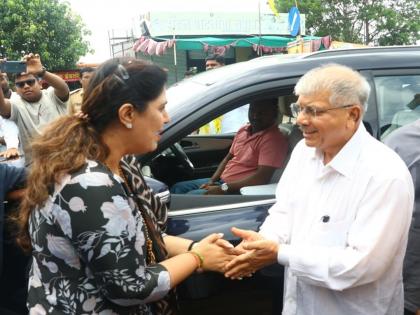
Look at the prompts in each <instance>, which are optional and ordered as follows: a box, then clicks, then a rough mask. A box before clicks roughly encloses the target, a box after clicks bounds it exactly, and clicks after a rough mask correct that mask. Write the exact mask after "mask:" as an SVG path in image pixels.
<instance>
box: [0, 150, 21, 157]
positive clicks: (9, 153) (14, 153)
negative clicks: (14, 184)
mask: <svg viewBox="0 0 420 315" xmlns="http://www.w3.org/2000/svg"><path fill="white" fill-rule="evenodd" d="M0 156H2V157H5V158H6V159H11V158H16V157H18V156H19V151H18V149H16V148H10V149H7V150H6V151H3V152H0Z"/></svg>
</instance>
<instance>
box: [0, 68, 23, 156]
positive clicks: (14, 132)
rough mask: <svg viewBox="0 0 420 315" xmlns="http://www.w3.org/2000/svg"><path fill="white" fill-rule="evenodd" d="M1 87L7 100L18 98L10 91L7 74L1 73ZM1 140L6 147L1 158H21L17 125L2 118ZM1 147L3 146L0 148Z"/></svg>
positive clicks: (0, 124)
mask: <svg viewBox="0 0 420 315" xmlns="http://www.w3.org/2000/svg"><path fill="white" fill-rule="evenodd" d="M0 85H1V90H2V92H3V95H4V97H5V98H7V99H10V98H11V97H12V96H16V95H15V94H16V93H15V92H13V91H12V89H10V86H9V78H8V76H7V73H0ZM0 138H1V141H0V143H1V145H4V146H5V147H4V149H2V151H1V152H0V157H5V158H6V159H10V158H15V157H18V156H19V130H18V127H17V126H16V124H15V123H14V122H13V121H11V120H9V119H4V118H3V117H1V116H0ZM0 147H1V146H0Z"/></svg>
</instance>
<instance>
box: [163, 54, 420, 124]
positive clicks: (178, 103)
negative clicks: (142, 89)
mask: <svg viewBox="0 0 420 315" xmlns="http://www.w3.org/2000/svg"><path fill="white" fill-rule="evenodd" d="M328 63H338V64H343V65H346V66H349V67H351V68H353V69H356V70H359V71H362V70H381V69H384V70H385V69H404V68H413V67H417V68H418V67H420V46H403V47H372V48H370V47H369V48H357V49H341V50H334V51H322V52H317V53H312V54H289V55H271V56H264V57H259V58H255V59H252V60H250V61H245V62H239V63H235V64H232V65H227V66H224V67H220V68H217V69H213V70H211V71H205V72H202V73H200V74H198V75H196V76H193V77H191V78H189V79H186V80H183V81H181V82H179V83H177V84H175V85H173V86H171V87H170V88H169V89H168V107H167V108H168V111H169V114H170V116H171V117H172V123H173V124H176V123H177V121H178V119H182V116H184V115H185V111H186V109H187V111H188V112H190V113H191V112H194V111H195V110H197V109H198V108H200V107H202V106H205V104H208V103H209V102H212V100H215V99H218V98H220V97H222V96H223V95H226V94H229V93H232V92H234V91H237V90H240V89H243V88H246V87H248V86H253V85H256V84H260V83H264V82H269V81H275V80H281V79H286V78H299V77H301V76H302V75H303V74H305V73H306V72H307V71H309V70H310V69H312V68H315V67H317V66H320V65H322V64H328ZM172 123H170V124H169V125H171V124H172ZM169 125H168V126H169Z"/></svg>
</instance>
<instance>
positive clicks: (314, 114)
mask: <svg viewBox="0 0 420 315" xmlns="http://www.w3.org/2000/svg"><path fill="white" fill-rule="evenodd" d="M352 106H355V104H348V105H343V106H337V107H329V108H325V109H320V108H317V107H316V106H310V105H307V106H303V107H302V106H300V105H299V104H298V103H291V104H290V111H291V112H292V116H293V117H294V118H297V117H298V116H299V114H300V113H301V112H304V114H305V115H307V116H309V117H317V115H319V114H323V113H326V112H328V111H330V110H334V109H343V108H349V107H352ZM308 108H310V109H311V110H310V111H308V110H307V109H308ZM297 109H298V110H297Z"/></svg>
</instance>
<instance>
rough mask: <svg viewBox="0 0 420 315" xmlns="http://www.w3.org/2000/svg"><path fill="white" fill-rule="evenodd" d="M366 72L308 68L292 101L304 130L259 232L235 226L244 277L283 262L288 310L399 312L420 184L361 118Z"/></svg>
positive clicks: (358, 314) (235, 274)
mask: <svg viewBox="0 0 420 315" xmlns="http://www.w3.org/2000/svg"><path fill="white" fill-rule="evenodd" d="M369 90H370V88H369V85H368V83H367V81H366V80H365V79H364V78H363V77H362V76H361V75H360V74H359V73H357V72H355V71H353V70H351V69H350V68H347V67H345V66H340V65H326V66H322V67H320V68H316V69H313V70H311V71H309V72H308V73H307V74H306V75H304V76H303V77H302V78H301V79H300V80H299V82H298V83H297V85H296V87H295V93H296V94H297V95H298V96H299V98H298V100H297V103H295V104H292V106H291V107H292V111H293V113H294V114H295V115H296V116H297V123H298V124H299V126H300V128H301V129H302V131H303V136H304V139H303V140H302V141H301V142H299V143H298V145H297V146H296V148H295V149H294V151H293V153H292V156H291V159H290V161H289V163H288V165H287V167H286V169H285V171H284V173H283V176H282V178H281V180H280V182H279V185H278V187H277V196H276V197H277V202H276V203H275V205H273V207H272V208H271V209H270V211H269V216H268V217H267V218H266V220H265V222H264V223H263V225H262V226H261V229H260V231H259V233H257V232H253V231H246V230H239V229H236V228H233V229H232V230H233V233H234V234H236V235H237V236H239V237H241V238H242V239H243V242H242V243H241V244H240V248H242V249H243V250H244V253H243V254H242V255H240V256H238V257H236V258H235V259H234V260H232V261H231V262H230V263H229V264H228V265H227V266H226V268H227V272H226V276H227V277H230V278H241V277H243V276H247V275H250V274H252V273H253V272H254V271H255V270H256V269H260V268H262V267H264V266H267V265H271V264H273V263H279V264H282V265H284V266H285V267H286V268H285V270H286V271H285V286H284V288H285V290H284V303H283V314H284V315H289V314H299V315H309V314H312V315H319V314H322V315H336V314H342V315H343V314H345V315H366V314H369V315H400V314H403V311H404V310H403V309H404V296H403V284H402V264H403V258H404V253H405V248H406V244H407V235H408V229H409V226H410V222H411V214H412V209H413V201H414V191H413V183H412V180H411V176H410V173H409V171H408V169H407V167H406V166H405V164H404V162H403V161H402V160H401V159H400V158H399V157H398V155H397V154H396V153H395V152H393V151H392V150H391V149H389V148H388V147H386V146H385V145H384V144H382V143H380V142H379V141H377V140H376V139H374V138H373V137H371V136H370V135H369V133H368V132H367V131H366V129H365V128H364V126H363V124H362V116H363V112H364V111H365V108H366V101H367V99H368V96H369Z"/></svg>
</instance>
